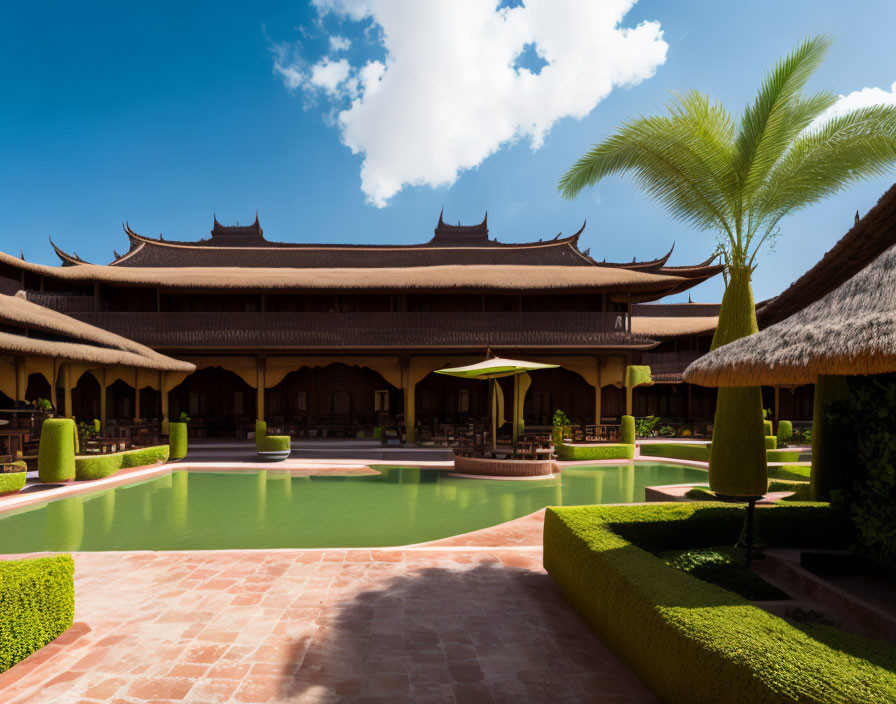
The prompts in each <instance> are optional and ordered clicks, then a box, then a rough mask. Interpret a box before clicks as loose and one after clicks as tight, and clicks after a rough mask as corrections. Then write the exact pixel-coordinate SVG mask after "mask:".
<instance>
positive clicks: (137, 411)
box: [134, 369, 140, 420]
mask: <svg viewBox="0 0 896 704" xmlns="http://www.w3.org/2000/svg"><path fill="white" fill-rule="evenodd" d="M134 420H140V370H139V369H135V370H134Z"/></svg>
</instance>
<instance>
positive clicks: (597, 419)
mask: <svg viewBox="0 0 896 704" xmlns="http://www.w3.org/2000/svg"><path fill="white" fill-rule="evenodd" d="M594 362H595V366H596V367H597V377H596V378H597V386H595V387H594V424H595V425H600V417H601V415H602V414H601V407H600V404H601V400H602V399H601V389H603V386H601V383H600V366H601V365H600V357H595V359H594Z"/></svg>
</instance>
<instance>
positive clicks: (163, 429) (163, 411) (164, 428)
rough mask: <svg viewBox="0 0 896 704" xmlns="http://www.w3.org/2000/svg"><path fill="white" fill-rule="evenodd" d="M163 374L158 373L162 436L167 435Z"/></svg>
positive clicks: (166, 406)
mask: <svg viewBox="0 0 896 704" xmlns="http://www.w3.org/2000/svg"><path fill="white" fill-rule="evenodd" d="M165 382H166V379H165V372H159V400H160V401H161V402H162V435H167V434H168V389H167V388H166V387H165Z"/></svg>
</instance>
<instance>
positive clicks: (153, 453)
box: [75, 445, 169, 481]
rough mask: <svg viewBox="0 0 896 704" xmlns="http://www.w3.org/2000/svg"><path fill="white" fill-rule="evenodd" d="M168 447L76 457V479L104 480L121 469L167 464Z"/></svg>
mask: <svg viewBox="0 0 896 704" xmlns="http://www.w3.org/2000/svg"><path fill="white" fill-rule="evenodd" d="M168 455H169V448H168V445H157V446H156V447H144V448H140V449H139V450H126V451H124V452H113V453H111V454H108V455H85V456H83V457H75V479H77V480H78V481H82V480H85V479H102V478H103V477H108V476H110V475H112V474H115V473H116V472H117V471H118V470H119V469H127V468H129V467H145V466H147V465H151V464H156V463H158V462H165V461H167V459H168Z"/></svg>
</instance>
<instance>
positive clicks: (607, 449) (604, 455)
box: [557, 443, 635, 462]
mask: <svg viewBox="0 0 896 704" xmlns="http://www.w3.org/2000/svg"><path fill="white" fill-rule="evenodd" d="M634 456H635V446H634V445H628V444H624V443H609V444H607V443H605V444H602V445H569V444H565V445H558V446H557V457H558V458H560V459H561V460H566V461H572V462H575V461H578V460H630V459H632V458H634Z"/></svg>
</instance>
